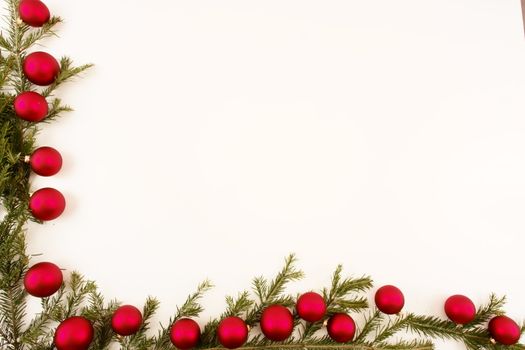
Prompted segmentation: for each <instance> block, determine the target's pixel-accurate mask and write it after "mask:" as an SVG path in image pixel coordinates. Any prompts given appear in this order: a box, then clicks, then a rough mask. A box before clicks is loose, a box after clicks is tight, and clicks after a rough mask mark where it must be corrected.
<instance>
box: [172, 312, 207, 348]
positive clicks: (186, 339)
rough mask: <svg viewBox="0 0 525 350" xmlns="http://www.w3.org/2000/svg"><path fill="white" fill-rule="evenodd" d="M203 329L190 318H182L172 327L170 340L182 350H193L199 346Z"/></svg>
mask: <svg viewBox="0 0 525 350" xmlns="http://www.w3.org/2000/svg"><path fill="white" fill-rule="evenodd" d="M200 337H201V329H200V327H199V325H198V323H197V322H195V321H194V320H192V319H190V318H181V319H180V320H177V321H175V323H173V325H172V326H171V330H170V340H171V343H172V344H173V345H175V347H177V348H178V349H181V350H189V349H193V348H194V347H196V346H197V345H198V344H199V340H200Z"/></svg>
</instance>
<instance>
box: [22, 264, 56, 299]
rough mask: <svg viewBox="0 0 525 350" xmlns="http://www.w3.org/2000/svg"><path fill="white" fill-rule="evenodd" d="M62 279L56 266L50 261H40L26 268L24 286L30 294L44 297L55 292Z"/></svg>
mask: <svg viewBox="0 0 525 350" xmlns="http://www.w3.org/2000/svg"><path fill="white" fill-rule="evenodd" d="M63 281H64V277H63V276H62V271H60V268H59V267H58V266H56V265H55V264H53V263H50V262H41V263H38V264H35V265H33V266H31V267H30V268H29V269H28V270H27V272H26V274H25V276H24V287H25V289H26V291H27V292H28V293H29V294H30V295H32V296H34V297H39V298H45V297H48V296H51V295H53V294H55V293H56V291H57V290H59V289H60V287H61V286H62V282H63Z"/></svg>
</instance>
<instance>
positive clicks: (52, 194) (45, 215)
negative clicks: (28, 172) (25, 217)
mask: <svg viewBox="0 0 525 350" xmlns="http://www.w3.org/2000/svg"><path fill="white" fill-rule="evenodd" d="M65 208H66V199H65V198H64V196H63V195H62V193H60V192H59V191H58V190H55V189H54V188H50V187H46V188H41V189H39V190H38V191H36V192H35V193H33V195H32V196H31V198H30V199H29V210H31V213H32V214H33V216H34V217H35V218H37V219H38V220H42V221H49V220H54V219H56V218H58V217H59V216H60V214H62V213H63V212H64V209H65Z"/></svg>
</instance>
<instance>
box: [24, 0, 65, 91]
mask: <svg viewBox="0 0 525 350" xmlns="http://www.w3.org/2000/svg"><path fill="white" fill-rule="evenodd" d="M29 1H31V0H29ZM33 1H36V0H33ZM22 69H23V70H24V74H25V76H26V77H27V79H29V81H30V82H32V83H33V84H36V85H41V86H44V85H50V84H52V83H53V82H54V81H55V80H56V78H57V76H58V74H59V73H60V65H59V64H58V61H57V60H56V59H55V58H54V57H53V56H51V55H50V54H48V53H46V52H42V51H37V52H33V53H31V54H29V55H27V57H26V58H25V59H24V63H23V65H22Z"/></svg>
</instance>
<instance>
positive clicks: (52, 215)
mask: <svg viewBox="0 0 525 350" xmlns="http://www.w3.org/2000/svg"><path fill="white" fill-rule="evenodd" d="M18 10H19V15H20V19H21V20H22V21H23V22H24V23H25V24H27V25H29V26H32V27H42V26H43V25H45V24H46V23H47V22H48V21H49V18H50V13H49V9H48V8H47V6H46V5H45V4H44V3H43V2H41V1H40V0H22V1H20V6H19V8H18ZM22 70H23V72H24V75H25V76H26V78H27V80H29V81H30V82H31V83H33V84H35V85H38V86H46V85H50V84H53V83H54V82H55V80H56V79H57V77H58V74H59V73H60V65H59V63H58V62H57V60H56V59H55V58H54V57H53V56H51V55H50V54H48V53H45V52H33V53H30V54H29V55H27V56H26V57H25V58H24V61H23V63H22ZM13 109H14V111H15V114H16V115H17V116H18V117H19V118H21V119H23V120H26V121H28V122H31V123H38V122H40V121H42V120H44V119H45V118H46V116H47V114H48V111H49V107H48V104H47V101H46V99H45V97H44V96H42V95H41V94H39V93H38V92H35V91H23V92H20V93H19V94H18V95H17V96H16V98H15V100H14V102H13ZM27 161H28V162H29V164H30V166H31V169H32V170H33V171H34V172H35V173H36V174H38V175H40V176H52V175H55V174H56V173H58V172H59V171H60V168H61V167H62V157H61V155H60V153H59V152H58V151H57V150H56V149H54V148H52V147H40V148H38V149H36V150H35V151H34V152H33V154H31V155H30V156H29V157H27ZM65 207H66V201H65V198H64V196H63V195H62V193H60V192H59V191H58V190H56V189H54V188H42V189H40V190H38V191H36V192H35V193H33V195H32V196H31V198H30V200H29V210H30V211H31V213H32V214H33V216H34V217H35V218H37V219H39V220H43V221H47V220H53V219H56V218H57V217H59V216H60V215H61V214H62V213H63V212H64V209H65Z"/></svg>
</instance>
